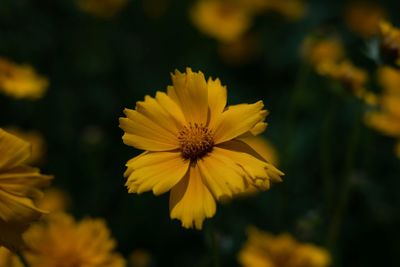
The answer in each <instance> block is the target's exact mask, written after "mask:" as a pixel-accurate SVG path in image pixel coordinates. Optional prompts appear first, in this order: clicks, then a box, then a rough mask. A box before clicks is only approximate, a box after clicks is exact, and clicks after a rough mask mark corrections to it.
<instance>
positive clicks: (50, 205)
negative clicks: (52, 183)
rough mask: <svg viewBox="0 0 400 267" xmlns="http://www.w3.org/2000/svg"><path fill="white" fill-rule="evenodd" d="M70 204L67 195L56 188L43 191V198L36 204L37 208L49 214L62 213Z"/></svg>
mask: <svg viewBox="0 0 400 267" xmlns="http://www.w3.org/2000/svg"><path fill="white" fill-rule="evenodd" d="M70 204H71V199H70V197H69V195H68V194H67V193H66V192H65V191H63V190H61V189H58V188H55V187H52V188H49V189H47V190H45V191H44V196H43V197H42V198H41V199H40V200H39V201H38V202H37V206H38V207H39V208H41V209H43V210H47V211H49V212H64V211H66V210H67V209H68V208H69V206H70Z"/></svg>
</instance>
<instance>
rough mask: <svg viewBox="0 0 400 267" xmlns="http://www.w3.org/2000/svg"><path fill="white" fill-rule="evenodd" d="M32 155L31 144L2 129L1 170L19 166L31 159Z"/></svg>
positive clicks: (0, 130)
mask: <svg viewBox="0 0 400 267" xmlns="http://www.w3.org/2000/svg"><path fill="white" fill-rule="evenodd" d="M30 154H31V147H30V145H29V143H27V142H25V141H23V140H22V139H20V138H18V137H16V136H15V135H12V134H9V133H8V132H6V131H4V130H3V129H1V128H0V169H2V170H7V169H10V168H12V167H14V166H17V165H19V164H21V163H23V162H24V161H25V160H26V159H27V158H29V156H30Z"/></svg>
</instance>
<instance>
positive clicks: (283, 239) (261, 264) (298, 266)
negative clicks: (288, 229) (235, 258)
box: [239, 228, 331, 267]
mask: <svg viewBox="0 0 400 267" xmlns="http://www.w3.org/2000/svg"><path fill="white" fill-rule="evenodd" d="M239 262H240V264H241V265H242V266H244V267H278V266H279V267H327V266H329V265H330V262H331V258H330V255H329V253H328V251H327V250H325V249H323V248H321V247H317V246H315V245H312V244H308V243H300V242H298V241H296V240H295V239H294V238H293V237H292V236H290V235H289V234H280V235H277V236H274V235H271V234H269V233H266V232H262V231H260V230H258V229H255V228H251V229H249V231H248V240H247V242H246V243H245V245H244V246H243V248H242V250H241V251H240V253H239Z"/></svg>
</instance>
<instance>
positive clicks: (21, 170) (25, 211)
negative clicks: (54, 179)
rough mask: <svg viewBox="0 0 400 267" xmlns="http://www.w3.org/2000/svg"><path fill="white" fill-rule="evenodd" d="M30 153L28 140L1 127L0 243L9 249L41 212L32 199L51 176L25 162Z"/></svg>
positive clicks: (16, 246) (16, 245)
mask: <svg viewBox="0 0 400 267" xmlns="http://www.w3.org/2000/svg"><path fill="white" fill-rule="evenodd" d="M29 156H30V145H29V144H28V143H27V142H25V141H23V140H21V139H19V138H18V137H16V136H14V135H12V134H9V133H7V132H6V131H4V130H3V129H0V245H3V246H5V247H7V248H9V249H11V250H17V249H19V247H21V246H22V245H23V240H22V233H23V232H24V231H25V230H26V229H27V228H28V227H29V225H30V224H31V223H32V222H34V221H36V220H38V219H39V218H40V217H41V216H42V214H43V213H44V211H42V210H41V209H39V208H38V207H37V206H36V205H35V203H34V201H33V200H35V199H37V198H39V197H40V196H41V195H42V192H41V191H40V190H39V188H40V187H42V186H44V185H47V184H48V183H49V181H50V179H51V177H50V176H46V175H42V174H40V173H39V170H38V169H36V168H32V167H28V166H26V165H25V161H26V160H27V159H28V158H29Z"/></svg>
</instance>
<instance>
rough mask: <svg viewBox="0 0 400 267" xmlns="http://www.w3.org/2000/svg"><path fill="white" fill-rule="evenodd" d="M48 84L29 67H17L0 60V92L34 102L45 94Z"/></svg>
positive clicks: (2, 59)
mask: <svg viewBox="0 0 400 267" xmlns="http://www.w3.org/2000/svg"><path fill="white" fill-rule="evenodd" d="M48 85H49V82H48V80H47V79H46V78H44V77H42V76H39V75H38V74H36V72H35V71H34V69H33V68H32V67H31V66H29V65H17V64H15V63H12V62H10V61H8V60H6V59H4V58H0V92H3V93H4V94H6V95H9V96H12V97H15V98H17V99H20V98H27V99H32V100H36V99H39V98H41V97H43V95H44V94H45V93H46V91H47V87H48Z"/></svg>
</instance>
